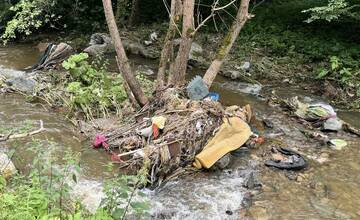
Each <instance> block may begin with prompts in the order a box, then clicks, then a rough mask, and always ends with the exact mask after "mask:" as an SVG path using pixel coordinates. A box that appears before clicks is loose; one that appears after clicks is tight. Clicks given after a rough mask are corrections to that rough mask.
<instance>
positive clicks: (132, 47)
mask: <svg viewBox="0 0 360 220" xmlns="http://www.w3.org/2000/svg"><path fill="white" fill-rule="evenodd" d="M123 45H124V48H125V50H126V51H127V52H128V53H130V54H134V55H139V56H142V57H144V58H149V59H156V58H159V52H158V51H155V50H153V49H151V48H145V47H144V46H143V45H142V44H140V43H138V42H134V41H131V40H128V39H126V40H123Z"/></svg>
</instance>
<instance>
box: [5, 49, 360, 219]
mask: <svg viewBox="0 0 360 220" xmlns="http://www.w3.org/2000/svg"><path fill="white" fill-rule="evenodd" d="M30 50H33V49H30ZM11 51H16V50H14V48H9V50H8V52H4V51H3V54H4V53H5V54H6V53H11ZM33 51H36V50H33ZM29 54H30V53H18V55H20V59H19V57H17V61H16V62H15V61H14V60H12V62H13V64H11V65H19V66H21V65H23V64H24V63H26V60H27V59H29ZM34 55H35V54H34ZM10 57H11V56H10ZM30 57H31V56H30ZM3 61H4V59H3ZM4 62H5V61H4ZM14 63H18V64H14ZM132 63H133V64H134V65H147V66H148V67H150V68H151V67H152V66H151V63H152V61H151V62H150V63H148V62H147V61H146V59H142V58H136V59H133V60H132ZM2 65H8V67H9V68H11V66H10V65H9V64H2ZM154 65H156V63H154ZM196 73H197V69H196V68H194V69H193V73H192V74H196ZM246 86H251V85H249V84H245V85H244V83H243V82H237V81H233V80H229V79H227V78H224V77H221V76H220V77H219V78H218V79H217V81H216V82H215V83H214V86H213V90H214V91H216V92H219V93H220V96H221V100H220V101H221V102H222V103H223V104H225V105H234V104H236V105H240V106H242V105H245V104H250V105H251V106H252V107H253V109H255V115H256V117H257V121H258V122H257V123H255V125H256V124H257V126H256V130H258V131H259V133H260V134H261V135H263V136H264V137H265V144H264V145H261V146H260V147H258V148H256V149H248V150H245V151H244V152H242V153H240V156H238V157H236V156H234V157H233V162H232V163H231V165H230V167H229V168H228V169H226V170H223V171H217V172H205V173H196V174H194V176H190V177H188V178H181V179H177V180H172V181H170V182H168V183H167V184H166V185H165V186H163V187H161V188H159V189H158V190H156V191H154V192H148V193H149V194H148V196H149V197H150V198H151V200H152V203H151V213H152V217H153V218H156V217H155V216H157V217H159V216H162V217H163V218H164V219H180V218H181V219H183V218H189V219H190V218H210V216H219V217H220V218H222V219H234V218H237V217H238V216H253V217H254V218H265V219H266V218H267V219H275V218H280V219H281V218H283V217H282V216H285V217H284V218H283V219H289V218H292V217H294V216H295V217H296V216H301V214H299V213H311V215H312V216H314V217H315V218H316V217H319V218H330V217H333V216H335V217H339V216H340V217H343V216H347V217H353V218H356V217H358V213H357V211H356V210H355V208H354V207H355V206H353V205H352V204H350V203H348V201H347V200H346V201H345V200H344V198H345V197H346V196H345V197H343V196H340V195H348V196H351V198H353V196H354V197H356V195H357V191H356V187H355V188H354V187H353V186H355V185H356V183H358V180H357V178H356V176H357V175H356V172H358V170H357V168H356V167H357V162H356V161H357V160H358V158H357V155H359V154H358V153H357V152H356V146H358V144H359V142H358V138H356V137H354V136H351V135H350V136H349V135H348V134H346V133H342V132H341V133H331V134H330V135H331V136H332V137H338V138H342V139H345V140H346V141H347V142H348V143H349V145H348V146H347V147H346V148H345V149H343V150H341V151H334V150H331V149H330V148H328V147H327V146H326V145H321V144H320V143H318V142H317V141H316V140H314V139H311V138H308V137H306V136H305V135H304V134H303V133H302V132H301V130H303V129H304V127H303V126H302V125H300V124H298V122H297V121H296V120H293V119H291V118H289V117H288V116H287V115H286V114H284V112H283V111H282V110H281V109H279V108H277V107H272V106H269V105H268V104H267V103H266V101H265V100H264V98H262V97H265V96H268V95H269V94H270V93H271V91H273V90H274V91H275V93H276V94H279V95H280V96H281V97H283V98H288V97H292V96H295V95H297V96H299V97H300V98H302V99H305V100H309V99H310V100H312V101H314V102H317V101H326V100H324V99H322V98H320V97H318V96H316V95H313V94H309V93H308V92H307V91H304V90H301V89H298V88H291V89H289V87H288V88H283V87H281V86H280V87H272V86H265V87H264V88H262V89H261V90H260V91H259V90H257V89H249V87H246ZM2 100H4V97H2ZM5 100H8V102H5V103H7V104H5V103H4V102H2V103H4V104H5V105H1V108H3V109H2V110H1V112H2V113H3V114H2V118H3V119H2V120H4V123H6V124H8V123H9V122H10V121H12V120H15V121H21V120H23V119H34V120H35V119H36V120H38V119H46V118H49V120H53V119H54V118H57V117H59V118H60V119H61V114H60V115H58V114H57V113H53V112H49V111H48V110H40V109H42V107H41V105H33V104H29V103H26V102H25V100H24V99H18V101H14V100H17V99H14V98H13V97H8V98H6V99H5ZM10 104H11V105H10ZM16 106H18V107H16ZM26 106H28V107H26ZM30 106H32V107H31V110H29V109H28V108H29V107H30ZM4 108H5V109H4ZM14 109H18V111H19V112H18V113H16V114H13V113H14ZM15 112H17V111H15ZM39 112H42V113H41V114H39ZM29 113H31V114H33V116H29ZM20 116H21V117H20ZM340 117H341V118H342V119H344V120H346V121H348V122H350V123H351V122H354V123H356V121H359V115H358V114H357V113H355V112H343V113H342V114H341V116H340ZM7 118H8V119H7ZM263 119H268V120H270V121H271V122H272V123H273V128H268V127H264V126H263V122H262V120H263ZM44 122H45V127H46V128H47V129H46V130H47V132H46V133H45V134H42V135H41V136H43V137H44V138H45V139H48V138H55V141H56V142H58V143H60V144H63V145H68V146H73V147H75V149H74V150H75V151H76V152H81V161H82V164H83V166H84V171H85V173H84V174H83V175H84V177H85V180H91V181H90V182H87V181H83V183H85V184H84V187H78V188H77V192H78V194H79V195H82V196H85V195H86V194H84V192H86V191H88V187H89V186H91V184H90V185H89V183H93V184H95V185H97V184H98V182H97V181H98V178H97V177H96V176H94V174H97V173H99V174H100V175H102V174H104V173H106V171H101V169H99V168H100V167H103V165H104V164H105V163H106V162H107V161H108V159H109V158H107V156H106V154H105V153H104V152H101V151H96V150H93V149H91V148H89V146H90V143H89V142H86V141H85V142H82V143H80V142H79V143H78V142H76V143H75V142H74V143H72V142H71V143H69V141H71V140H74V141H77V140H76V138H75V139H74V138H73V136H77V135H76V134H77V133H76V131H75V133H73V132H71V131H69V129H70V130H72V128H73V127H72V125H71V124H68V123H67V122H66V120H65V121H63V119H61V121H60V122H52V121H47V120H44ZM53 125H54V126H55V127H54V128H52V126H53ZM59 125H60V127H59ZM54 132H55V133H54ZM65 134H66V135H65ZM67 134H68V135H67ZM41 136H40V137H41ZM23 141H24V142H25V143H26V142H28V141H29V140H28V139H24V140H23ZM273 146H287V147H291V148H292V149H296V150H297V151H299V152H300V153H301V154H303V155H306V158H307V160H309V162H310V166H309V169H306V170H304V171H302V172H296V173H292V172H283V171H279V170H276V169H274V170H273V169H270V168H266V167H265V166H264V165H263V160H264V159H265V158H263V155H264V153H266V152H268V151H269V150H270V149H271V148H272V147H273ZM60 151H61V150H60ZM20 153H21V152H20ZM100 158H102V159H100ZM345 158H352V159H351V160H346V159H345ZM19 162H20V167H21V164H22V162H21V160H20V161H19ZM17 166H19V164H17ZM87 166H89V167H90V168H89V167H87ZM349 167H352V169H348V168H349ZM249 169H250V170H249ZM340 170H341V172H340ZM353 171H354V172H353ZM249 172H255V176H258V178H260V180H261V181H260V182H261V183H262V188H261V189H257V188H253V189H252V190H250V193H249V192H248V189H246V187H244V185H245V186H246V184H245V182H246V181H245V180H246V178H247V176H248V174H249ZM343 175H345V176H349V175H350V176H353V177H354V178H352V179H351V180H350V181H346V180H345V179H344V178H342V176H343ZM329 176H333V177H334V178H331V183H329V182H328V181H330V180H329V179H328V177H329ZM336 177H339V178H336ZM353 184H355V185H353ZM250 185H251V184H250ZM253 186H254V185H253ZM279 186H280V187H279ZM194 189H196V194H195V195H196V196H194V193H193V192H194ZM348 189H351V190H348ZM88 192H90V193H91V192H92V191H88ZM169 195H171V196H169ZM314 195H315V196H314ZM83 198H84V199H85V198H86V197H83ZM204 198H207V199H206V201H204ZM98 199H99V198H98V197H95V198H91V197H90V201H92V202H94V201H98ZM179 201H180V202H179ZM309 201H310V202H309ZM350 201H352V202H354V201H356V198H353V199H351V200H350ZM251 204H252V205H251ZM340 204H346V205H344V206H341V205H340ZM339 205H340V206H339ZM290 207H291V209H290ZM294 207H297V208H296V209H294ZM335 208H337V211H336V212H335V214H334V209H335ZM289 210H294V212H289ZM344 213H345V214H344Z"/></svg>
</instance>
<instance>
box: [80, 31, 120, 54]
mask: <svg viewBox="0 0 360 220" xmlns="http://www.w3.org/2000/svg"><path fill="white" fill-rule="evenodd" d="M89 45H90V46H89V47H87V48H85V49H84V52H86V53H88V54H89V55H91V56H97V55H100V54H103V53H108V52H112V51H115V48H114V45H113V43H112V40H111V37H110V36H109V35H108V34H104V33H95V34H93V35H91V37H90V43H89Z"/></svg>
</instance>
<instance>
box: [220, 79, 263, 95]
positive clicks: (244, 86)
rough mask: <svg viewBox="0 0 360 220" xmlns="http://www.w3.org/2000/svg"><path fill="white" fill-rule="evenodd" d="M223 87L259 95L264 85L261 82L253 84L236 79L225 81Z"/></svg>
mask: <svg viewBox="0 0 360 220" xmlns="http://www.w3.org/2000/svg"><path fill="white" fill-rule="evenodd" d="M222 87H223V88H226V89H230V90H234V91H238V92H242V93H246V94H253V95H259V94H260V92H261V89H262V86H261V85H259V84H251V83H245V82H236V81H232V82H226V83H223V84H222Z"/></svg>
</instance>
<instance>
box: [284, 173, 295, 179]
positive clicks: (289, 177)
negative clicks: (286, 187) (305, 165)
mask: <svg viewBox="0 0 360 220" xmlns="http://www.w3.org/2000/svg"><path fill="white" fill-rule="evenodd" d="M285 176H286V177H287V178H288V179H289V180H296V179H297V177H298V174H297V173H295V172H286V173H285Z"/></svg>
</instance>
